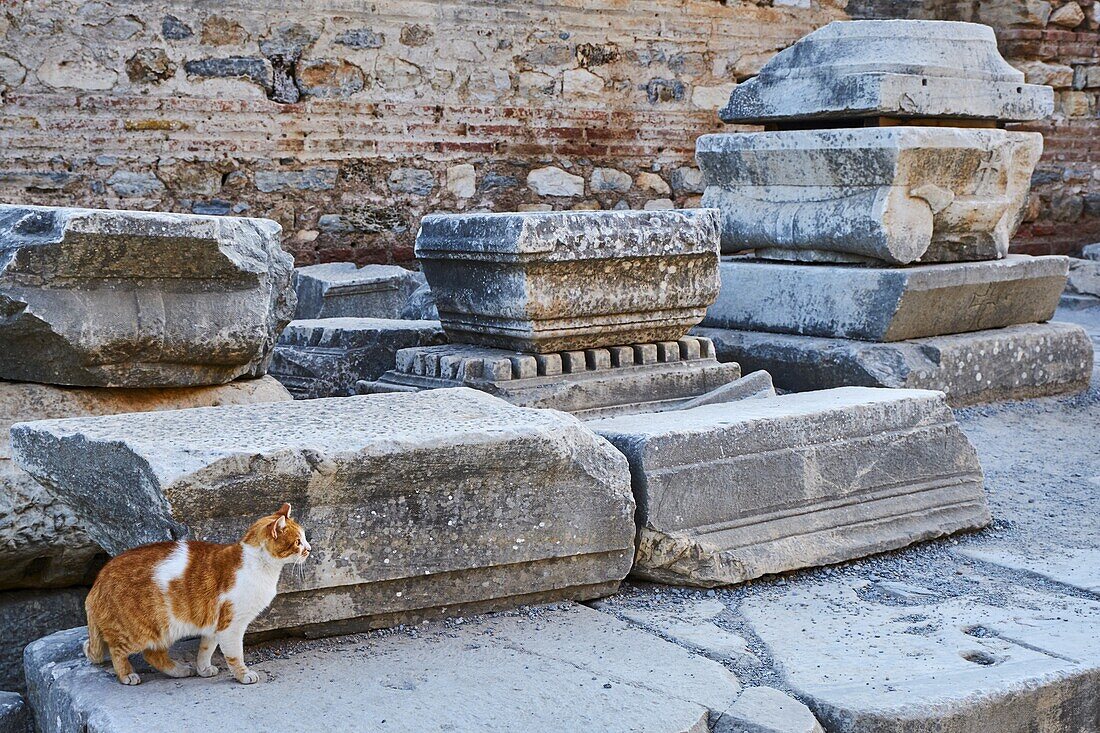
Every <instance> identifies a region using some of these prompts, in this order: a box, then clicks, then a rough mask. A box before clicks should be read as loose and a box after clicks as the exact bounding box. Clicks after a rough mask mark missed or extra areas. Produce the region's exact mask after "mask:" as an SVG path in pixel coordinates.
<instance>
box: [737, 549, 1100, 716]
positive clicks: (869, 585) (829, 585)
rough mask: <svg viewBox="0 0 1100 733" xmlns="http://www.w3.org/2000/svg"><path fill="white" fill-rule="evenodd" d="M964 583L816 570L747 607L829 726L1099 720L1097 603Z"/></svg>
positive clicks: (977, 581) (756, 628)
mask: <svg viewBox="0 0 1100 733" xmlns="http://www.w3.org/2000/svg"><path fill="white" fill-rule="evenodd" d="M903 569H904V568H903ZM940 569H941V568H935V569H934V570H933V572H939V571H940ZM948 572H950V569H948ZM967 580H968V581H969V582H966V583H963V584H962V585H964V586H965V587H963V588H959V587H958V585H959V584H958V582H957V581H956V584H955V588H954V589H953V590H952V591H949V592H944V591H945V590H946V589H945V587H944V586H945V585H947V587H948V588H950V587H951V586H950V578H948V579H947V583H945V582H944V581H943V580H937V581H931V582H930V583H929V584H928V585H930V586H931V587H929V588H922V587H920V586H921V585H922V581H921V579H920V578H919V577H917V578H914V579H913V580H912V583H911V585H914V586H915V587H914V588H912V591H916V592H911V593H907V594H905V595H904V596H899V595H894V594H883V593H882V592H881V589H880V588H879V587H877V586H878V585H879V584H878V583H876V582H874V581H873V580H871V579H862V578H850V577H844V578H841V579H838V580H816V579H810V578H807V579H805V581H804V582H799V583H797V584H789V585H787V586H785V587H782V588H772V589H766V590H765V591H764V592H762V593H759V594H755V595H753V596H752V597H748V598H746V599H744V600H743V601H742V602H741V603H740V605H739V609H738V610H739V613H740V614H741V615H742V616H743V617H744V618H745V619H746V620H747V621H748V623H749V624H750V628H751V629H752V630H753V632H754V633H755V634H757V635H759V639H760V641H761V642H763V644H764V646H765V647H766V649H767V652H768V654H769V655H770V656H771V658H772V661H773V662H774V664H775V666H776V668H777V669H779V670H781V674H782V678H783V683H784V685H786V686H788V687H789V688H790V689H791V690H792V691H793V692H794V693H795V694H796V695H797V696H798V697H799V698H800V699H801V700H803V701H805V702H806V703H807V704H808V705H809V706H810V709H811V710H812V711H813V712H814V713H815V715H816V716H817V718H818V720H820V721H821V723H822V724H823V725H824V727H825V729H826V730H828V731H830V733H834V732H835V733H934V732H935V733H970V732H972V731H973V732H974V733H977V732H978V731H983V732H984V731H998V733H1032V732H1033V731H1086V730H1095V729H1096V722H1097V720H1098V719H1100V704H1098V701H1100V601H1098V600H1097V599H1096V598H1095V597H1085V596H1076V597H1075V596H1072V595H1068V594H1059V593H1052V592H1048V591H1044V590H1041V589H1037V588H1035V587H1032V586H1028V585H1025V584H1022V583H1017V582H1012V581H1009V580H1006V579H1005V578H1004V577H1003V576H997V577H994V578H985V577H970V578H967ZM806 660H813V662H812V663H807V661H806Z"/></svg>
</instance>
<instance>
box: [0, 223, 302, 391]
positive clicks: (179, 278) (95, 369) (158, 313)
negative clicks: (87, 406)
mask: <svg viewBox="0 0 1100 733" xmlns="http://www.w3.org/2000/svg"><path fill="white" fill-rule="evenodd" d="M279 232H280V229H279V225H278V224H276V223H275V222H273V221H270V220H267V219H241V218H237V217H231V216H195V215H191V214H168V213H161V212H144V211H107V210H100V209H79V208H54V207H47V206H0V241H2V242H3V247H4V249H5V257H4V260H3V262H2V263H0V291H2V295H0V310H2V311H3V312H5V313H10V314H12V315H11V317H7V318H5V319H4V320H3V321H2V322H0V379H10V380H13V381H25V382H46V383H49V384H65V385H74V386H87V387H190V386H201V385H213V384H223V383H225V382H229V381H231V380H233V379H236V378H238V377H243V376H261V375H263V374H264V372H265V370H266V369H267V363H268V361H269V360H270V358H271V350H272V348H273V347H274V346H275V337H276V336H277V335H278V333H279V331H280V330H282V328H283V326H285V325H286V324H287V322H288V321H289V320H290V316H291V313H293V310H294V293H293V291H292V290H291V289H290V276H291V269H292V265H293V262H292V260H291V257H290V255H288V254H287V253H286V252H284V251H283V250H282V248H281V247H280V245H279ZM151 252H153V253H155V256H151V254H150V253H151Z"/></svg>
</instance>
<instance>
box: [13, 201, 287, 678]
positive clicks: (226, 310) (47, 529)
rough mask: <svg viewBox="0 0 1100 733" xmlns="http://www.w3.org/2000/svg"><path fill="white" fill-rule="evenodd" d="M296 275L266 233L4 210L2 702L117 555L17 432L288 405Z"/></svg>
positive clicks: (209, 224) (197, 220) (209, 221)
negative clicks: (208, 409) (275, 365)
mask: <svg viewBox="0 0 1100 733" xmlns="http://www.w3.org/2000/svg"><path fill="white" fill-rule="evenodd" d="M290 274H291V260H290V257H289V255H287V254H286V253H284V252H283V251H282V249H281V247H280V245H279V226H278V225H277V224H275V223H274V222H271V221H268V220H264V219H237V218H215V217H205V216H192V215H176V214H158V213H147V212H135V211H100V210H93V209H71V208H70V209H59V208H49V207H32V206H0V312H2V313H3V314H4V318H3V319H2V322H0V380H3V381H0V430H2V431H3V436H2V438H0V615H2V616H3V618H4V622H3V623H0V626H2V627H3V628H4V629H5V632H6V634H5V637H4V640H3V643H2V644H0V688H2V687H22V674H21V672H20V669H21V662H20V659H21V655H22V647H23V646H24V645H25V644H27V643H28V642H30V641H32V640H34V639H35V638H38V637H39V636H42V635H43V634H44V633H48V632H50V631H53V630H56V629H58V628H66V627H69V626H73V625H79V624H80V623H82V622H83V612H82V603H81V601H82V598H83V588H84V587H86V586H87V585H88V584H90V582H91V580H92V579H93V578H94V575H95V572H96V571H97V569H98V567H99V565H100V564H102V562H103V560H104V558H105V557H106V554H105V550H106V549H107V548H105V547H104V546H103V544H102V543H101V542H98V541H97V540H95V539H94V538H92V537H91V536H90V535H89V534H88V532H87V531H86V526H87V516H86V515H85V514H83V513H82V512H81V511H80V510H79V509H78V508H76V507H74V506H73V505H72V504H70V503H69V502H67V501H66V500H65V498H64V497H63V496H61V495H59V494H57V493H55V492H53V491H51V490H50V489H49V488H47V487H44V486H42V485H41V484H39V483H38V482H36V481H35V480H34V479H33V478H32V477H31V476H30V475H28V474H27V473H25V472H24V471H22V470H21V469H19V468H17V467H16V466H15V465H13V462H12V460H11V450H10V444H9V441H8V429H9V427H10V426H11V425H12V424H13V423H16V422H21V421H27V420H40V419H51V418H65V417H74V416H89V415H110V414H118V413H131V412H146V411H157V410H176V409H182V408H187V407H196V406H215V405H228V404H242V403H245V404H247V403H257V402H275V401H284V400H289V399H290V395H289V394H288V393H287V392H286V390H285V389H283V388H282V387H281V386H280V385H279V384H278V383H277V382H276V381H274V380H273V379H271V378H270V377H266V376H264V373H265V371H266V368H267V364H268V362H269V360H270V359H271V352H272V348H273V346H274V343H275V338H276V336H277V334H278V332H279V331H280V330H281V329H282V328H283V326H285V325H286V323H287V321H288V320H289V317H290V314H291V312H292V311H293V308H294V295H293V291H291V290H290V287H289V285H290Z"/></svg>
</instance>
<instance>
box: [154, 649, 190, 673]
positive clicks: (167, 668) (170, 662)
mask: <svg viewBox="0 0 1100 733" xmlns="http://www.w3.org/2000/svg"><path fill="white" fill-rule="evenodd" d="M142 656H144V657H145V661H146V662H148V663H149V664H150V665H152V666H153V667H155V668H156V669H159V670H160V671H161V672H164V674H166V675H168V676H169V677H190V676H191V675H193V674H194V673H195V670H193V669H191V665H189V664H182V663H180V662H177V661H176V660H175V659H172V657H170V656H168V650H167V649H146V650H145V651H144V652H143V653H142Z"/></svg>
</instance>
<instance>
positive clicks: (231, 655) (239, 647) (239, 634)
mask: <svg viewBox="0 0 1100 733" xmlns="http://www.w3.org/2000/svg"><path fill="white" fill-rule="evenodd" d="M218 646H220V647H221V648H222V655H223V656H224V657H225V662H226V664H228V665H229V669H231V670H233V676H234V677H236V678H237V682H240V683H241V684H242V685H251V684H254V683H256V682H259V681H260V676H259V675H258V674H256V673H255V672H253V671H252V670H251V669H249V668H248V667H247V666H245V663H244V627H243V626H241V627H240V628H234V627H233V626H230V627H229V628H228V629H226V630H225V631H223V632H221V633H219V634H218Z"/></svg>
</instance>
